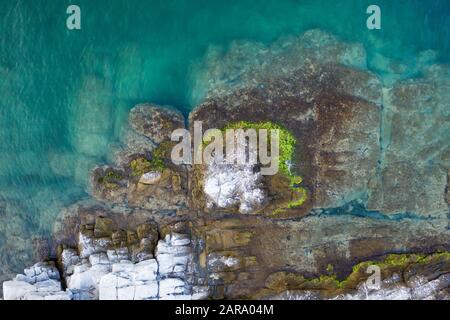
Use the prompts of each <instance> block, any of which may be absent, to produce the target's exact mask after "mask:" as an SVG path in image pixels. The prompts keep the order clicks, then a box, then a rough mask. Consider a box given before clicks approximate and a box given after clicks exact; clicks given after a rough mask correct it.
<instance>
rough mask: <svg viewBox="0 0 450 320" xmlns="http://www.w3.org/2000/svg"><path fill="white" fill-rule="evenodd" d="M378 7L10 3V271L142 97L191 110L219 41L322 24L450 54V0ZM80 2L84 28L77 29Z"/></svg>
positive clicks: (2, 242)
mask: <svg viewBox="0 0 450 320" xmlns="http://www.w3.org/2000/svg"><path fill="white" fill-rule="evenodd" d="M373 2H374V1H372V0H370V1H369V0H327V1H326V0H289V1H282V0H269V1H255V0H252V1H248V0H217V1H216V0H197V1H194V0H185V1H182V0H171V1H166V0H159V1H152V0H146V1H144V0H120V1H119V0H114V1H110V0H96V1H92V0H77V1H66V0H33V1H29V0H0V224H1V225H2V226H0V273H1V272H2V271H1V269H2V268H6V265H9V264H11V265H12V266H13V268H19V266H18V265H19V264H20V263H21V262H23V261H24V260H26V259H27V257H28V256H26V255H25V256H23V257H21V256H19V255H18V254H17V253H15V252H14V250H18V249H19V248H20V245H19V244H15V246H14V245H11V244H10V243H9V241H11V239H12V236H11V235H14V236H18V237H21V236H22V237H29V236H30V235H31V236H32V235H37V234H49V233H50V230H51V225H52V221H53V219H54V217H55V216H56V215H57V213H58V211H59V209H60V208H61V207H63V206H65V205H67V204H69V203H71V202H73V201H75V200H77V199H80V198H82V197H84V196H85V195H86V194H85V192H84V188H85V181H86V174H87V172H88V170H89V169H90V168H91V167H92V166H93V165H94V164H97V163H101V162H106V161H107V160H108V150H109V144H110V143H113V142H114V141H117V139H118V137H119V134H120V128H121V126H122V124H123V122H124V120H125V119H126V116H127V111H128V110H129V109H130V108H131V107H133V105H134V104H136V103H137V102H142V101H151V102H156V103H160V104H171V105H174V106H175V107H177V108H179V109H180V110H182V111H183V112H184V113H186V114H187V113H188V112H189V110H190V109H191V108H192V105H191V103H190V100H189V96H190V92H189V90H190V84H189V74H190V67H191V65H192V63H193V62H195V61H199V60H200V59H201V58H202V56H203V54H204V52H205V51H206V49H207V48H208V46H209V45H212V44H214V45H221V46H224V47H226V46H227V45H228V44H229V43H230V42H231V41H232V40H235V39H250V40H257V41H261V42H265V43H270V42H271V41H273V40H275V39H276V38H278V37H280V36H283V35H288V34H300V33H302V32H303V31H305V30H308V29H311V28H320V29H322V30H325V31H328V32H330V33H333V34H335V35H337V36H339V37H340V38H341V39H343V40H345V41H352V42H362V43H364V45H365V47H366V50H367V52H368V55H369V56H370V55H374V54H376V53H382V54H383V55H385V56H388V57H392V58H396V59H399V60H401V61H404V62H408V61H409V60H410V59H412V58H413V57H415V56H416V55H417V54H418V52H420V51H422V50H427V49H433V50H436V51H437V53H438V58H439V59H440V60H442V61H448V60H449V59H450V54H449V52H450V18H449V17H450V1H449V0H434V1H433V0H430V1H424V0H404V1H403V0H399V1H392V0H377V1H376V3H377V4H378V5H379V6H380V7H381V10H382V30H381V31H369V30H367V28H366V27H365V24H366V19H367V15H366V13H365V11H366V8H367V6H368V5H370V4H372V3H373ZM70 3H75V4H77V5H79V6H80V7H81V13H82V30H81V31H69V30H67V29H66V18H67V15H66V13H65V12H66V8H67V6H68V5H69V4H70ZM2 216H3V218H2ZM11 216H17V217H18V220H17V221H16V220H14V221H13V222H12V219H11ZM24 245H28V244H24ZM11 248H12V249H11ZM14 257H17V258H14ZM12 260H14V261H12ZM8 270H9V269H8Z"/></svg>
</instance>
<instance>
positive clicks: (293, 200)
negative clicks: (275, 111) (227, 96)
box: [223, 121, 308, 214]
mask: <svg viewBox="0 0 450 320" xmlns="http://www.w3.org/2000/svg"><path fill="white" fill-rule="evenodd" d="M227 129H234V130H236V129H243V130H247V129H254V130H257V131H258V130H260V129H265V130H267V131H268V132H270V130H278V133H279V156H278V168H279V174H281V175H283V176H284V177H286V178H287V179H288V181H289V186H288V190H289V192H290V200H289V201H284V202H283V203H281V204H279V205H277V206H276V207H275V208H274V210H273V213H274V214H279V213H283V212H285V211H286V210H287V209H294V208H297V207H300V206H301V205H303V204H304V203H305V201H306V200H307V198H308V193H307V191H306V190H305V189H304V188H303V187H302V186H301V183H302V181H303V178H302V177H301V176H299V175H295V174H293V172H292V171H291V168H290V167H291V164H292V162H293V158H294V152H295V146H296V144H297V140H296V139H295V137H294V136H293V134H292V133H291V132H290V131H289V130H287V129H286V128H284V127H283V126H281V125H278V124H276V123H273V122H270V121H265V122H249V121H239V122H234V123H230V124H228V125H227V126H225V128H224V129H223V132H225V131H226V130H227ZM268 147H270V139H268Z"/></svg>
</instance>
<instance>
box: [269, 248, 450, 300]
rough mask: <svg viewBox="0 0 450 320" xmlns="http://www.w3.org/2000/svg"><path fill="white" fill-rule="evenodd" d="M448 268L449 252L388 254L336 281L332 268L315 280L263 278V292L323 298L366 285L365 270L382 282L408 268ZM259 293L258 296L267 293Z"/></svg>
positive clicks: (277, 274) (283, 274) (289, 276)
mask: <svg viewBox="0 0 450 320" xmlns="http://www.w3.org/2000/svg"><path fill="white" fill-rule="evenodd" d="M436 263H438V264H442V263H447V264H450V253H449V252H437V253H433V254H428V255H426V254H416V253H413V254H389V255H386V256H384V259H383V260H381V261H372V260H368V261H363V262H360V263H358V264H356V265H354V266H353V268H352V272H351V273H350V274H349V275H348V276H347V277H346V278H345V279H343V280H339V279H338V277H337V275H336V274H334V267H333V266H332V265H331V264H329V265H328V266H327V268H326V272H327V274H325V275H320V276H319V277H317V278H305V277H304V276H303V275H301V274H297V273H293V272H284V271H280V272H275V273H273V274H271V275H269V277H267V279H266V282H265V286H266V289H264V290H269V291H272V292H276V293H281V292H283V291H286V290H300V291H301V290H319V291H320V292H321V293H322V294H324V295H325V296H336V295H339V294H342V293H345V292H349V291H351V290H355V289H356V288H357V286H358V285H359V284H360V283H362V282H364V281H366V280H367V279H368V277H369V276H370V275H371V274H369V273H367V268H368V267H369V266H378V267H379V268H380V271H381V277H382V279H385V278H387V277H389V276H391V275H392V274H394V273H399V274H404V272H405V270H408V269H409V267H411V266H419V265H422V266H431V267H432V266H433V265H434V264H436ZM264 290H263V292H262V294H264V293H267V292H265V291H264Z"/></svg>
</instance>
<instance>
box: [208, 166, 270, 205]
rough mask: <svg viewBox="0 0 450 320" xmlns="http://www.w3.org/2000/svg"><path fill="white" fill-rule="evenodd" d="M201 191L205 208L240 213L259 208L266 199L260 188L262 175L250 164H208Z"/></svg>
mask: <svg viewBox="0 0 450 320" xmlns="http://www.w3.org/2000/svg"><path fill="white" fill-rule="evenodd" d="M203 191H204V192H205V195H206V205H207V207H208V208H212V207H218V208H223V209H226V208H232V207H235V206H237V207H239V212H241V213H252V212H254V211H256V210H258V209H260V208H262V207H263V206H264V204H265V202H266V199H267V196H266V193H265V191H264V189H263V188H262V175H261V173H260V172H259V171H255V170H254V167H253V165H231V164H226V163H217V162H213V163H210V164H208V168H207V170H206V174H205V182H204V189H203Z"/></svg>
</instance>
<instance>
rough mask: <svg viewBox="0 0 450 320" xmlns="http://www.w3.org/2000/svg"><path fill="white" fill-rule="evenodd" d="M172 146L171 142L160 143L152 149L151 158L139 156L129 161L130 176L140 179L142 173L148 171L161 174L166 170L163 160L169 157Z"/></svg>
mask: <svg viewBox="0 0 450 320" xmlns="http://www.w3.org/2000/svg"><path fill="white" fill-rule="evenodd" d="M172 146H173V143H172V142H171V141H168V142H167V141H164V142H161V143H160V144H159V145H158V146H157V147H156V148H155V149H153V151H152V156H151V158H147V157H145V156H140V157H137V158H135V159H133V160H131V162H130V170H131V176H132V177H141V176H142V175H143V174H144V173H147V172H149V171H159V172H162V171H163V170H164V169H166V165H165V163H164V159H166V158H168V157H170V151H171V148H172Z"/></svg>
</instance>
